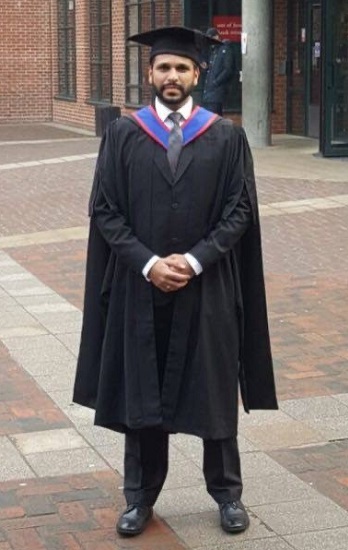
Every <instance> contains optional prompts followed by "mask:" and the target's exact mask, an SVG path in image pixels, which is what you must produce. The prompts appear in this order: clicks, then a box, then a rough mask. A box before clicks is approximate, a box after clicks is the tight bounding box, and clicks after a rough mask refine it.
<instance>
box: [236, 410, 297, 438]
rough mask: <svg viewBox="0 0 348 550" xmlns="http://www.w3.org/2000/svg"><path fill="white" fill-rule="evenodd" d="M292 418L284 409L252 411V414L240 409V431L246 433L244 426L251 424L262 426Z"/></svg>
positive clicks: (242, 433)
mask: <svg viewBox="0 0 348 550" xmlns="http://www.w3.org/2000/svg"><path fill="white" fill-rule="evenodd" d="M288 420H290V418H289V416H288V415H287V414H286V413H285V412H283V411H280V410H278V411H251V413H250V414H244V413H243V411H242V410H241V409H240V413H239V432H240V434H241V435H245V433H244V428H246V427H249V426H262V425H267V426H269V425H270V424H272V425H274V424H278V423H279V424H280V423H284V422H287V421H288Z"/></svg>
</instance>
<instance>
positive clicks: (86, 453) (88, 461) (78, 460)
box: [26, 448, 108, 477]
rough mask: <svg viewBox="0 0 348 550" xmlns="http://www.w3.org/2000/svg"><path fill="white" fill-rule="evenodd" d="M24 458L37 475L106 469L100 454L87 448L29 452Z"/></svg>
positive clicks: (44, 475) (55, 474)
mask: <svg viewBox="0 0 348 550" xmlns="http://www.w3.org/2000/svg"><path fill="white" fill-rule="evenodd" d="M26 460H27V462H28V463H29V465H30V467H31V468H32V469H33V470H34V472H35V473H36V474H37V475H38V476H39V477H46V476H57V475H60V474H61V473H62V472H64V473H65V474H79V473H83V472H94V471H99V470H107V469H108V466H107V464H106V463H105V462H104V461H103V460H102V459H101V458H100V456H99V455H98V454H97V453H95V452H94V451H93V450H92V449H88V448H83V449H73V450H68V451H54V452H40V453H35V454H29V455H26Z"/></svg>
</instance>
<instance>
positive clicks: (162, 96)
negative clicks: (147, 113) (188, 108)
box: [153, 84, 194, 107]
mask: <svg viewBox="0 0 348 550" xmlns="http://www.w3.org/2000/svg"><path fill="white" fill-rule="evenodd" d="M170 87H171V88H175V89H176V90H177V92H178V93H176V94H175V95H173V96H171V95H170V94H168V93H167V94H166V89H167V88H168V85H167V86H161V87H158V86H153V88H154V90H155V92H156V95H157V97H158V99H159V100H160V101H161V103H163V104H164V105H168V106H170V107H177V106H180V105H182V104H184V103H185V101H186V99H187V98H188V97H189V96H190V95H191V92H192V90H193V89H194V86H193V85H192V86H189V87H187V88H184V87H183V86H180V85H179V84H177V85H172V86H170ZM179 92H180V93H179Z"/></svg>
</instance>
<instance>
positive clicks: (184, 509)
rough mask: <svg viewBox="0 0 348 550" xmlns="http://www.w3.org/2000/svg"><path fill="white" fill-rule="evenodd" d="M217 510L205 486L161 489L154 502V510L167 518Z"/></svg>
mask: <svg viewBox="0 0 348 550" xmlns="http://www.w3.org/2000/svg"><path fill="white" fill-rule="evenodd" d="M212 510H215V511H216V510H217V505H216V503H215V502H214V501H213V499H212V498H211V496H210V495H208V493H207V490H206V488H205V486H203V485H201V486H197V487H183V488H178V489H167V490H163V491H162V492H161V494H160V496H159V499H158V501H157V503H156V512H157V513H158V514H159V515H160V516H161V517H164V518H165V519H166V521H167V520H168V518H169V517H171V516H178V515H183V516H184V515H187V514H199V513H202V512H207V511H212Z"/></svg>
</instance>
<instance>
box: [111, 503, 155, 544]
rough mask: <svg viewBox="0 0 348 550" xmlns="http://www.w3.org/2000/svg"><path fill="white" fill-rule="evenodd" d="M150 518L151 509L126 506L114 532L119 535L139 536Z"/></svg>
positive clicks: (148, 507) (141, 506) (140, 506)
mask: <svg viewBox="0 0 348 550" xmlns="http://www.w3.org/2000/svg"><path fill="white" fill-rule="evenodd" d="M151 518H152V507H151V506H145V505H140V504H139V505H138V504H131V505H130V506H127V508H126V510H125V512H123V514H122V515H121V516H120V517H119V520H118V522H117V525H116V531H117V532H118V533H119V535H125V536H129V537H132V536H135V535H140V533H142V532H143V531H144V529H145V527H146V525H147V524H148V522H149V521H150V519H151Z"/></svg>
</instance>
